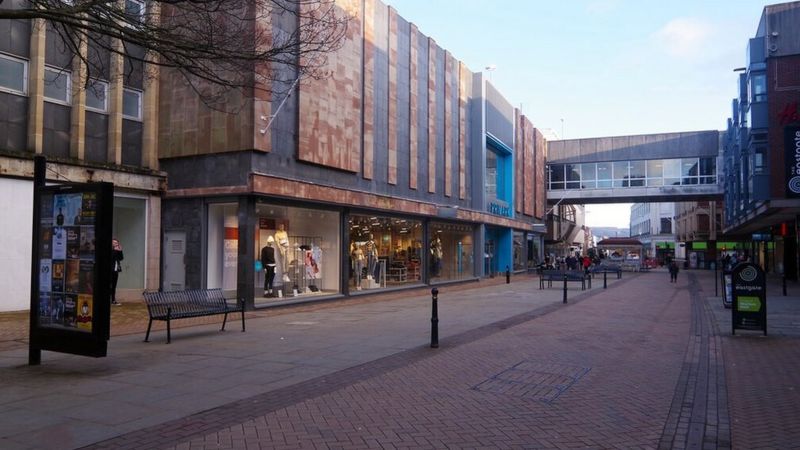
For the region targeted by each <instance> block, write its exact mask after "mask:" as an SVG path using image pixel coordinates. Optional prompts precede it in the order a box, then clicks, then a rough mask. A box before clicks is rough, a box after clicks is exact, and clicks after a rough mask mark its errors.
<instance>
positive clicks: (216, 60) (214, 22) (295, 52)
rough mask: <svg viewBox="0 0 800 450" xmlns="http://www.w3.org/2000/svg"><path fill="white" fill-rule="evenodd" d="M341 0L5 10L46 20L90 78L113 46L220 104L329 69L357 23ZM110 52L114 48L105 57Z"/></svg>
mask: <svg viewBox="0 0 800 450" xmlns="http://www.w3.org/2000/svg"><path fill="white" fill-rule="evenodd" d="M334 3H335V0H110V1H109V0H0V19H43V20H44V21H45V23H47V25H48V27H49V28H51V29H52V30H54V31H55V32H56V33H57V34H58V35H59V36H60V38H61V41H62V42H63V43H64V46H65V50H66V51H68V52H71V53H72V54H73V55H75V56H77V57H78V58H80V60H81V61H82V62H83V64H84V65H85V67H86V71H87V86H88V83H89V81H88V80H89V79H91V78H107V77H108V74H109V69H108V67H107V65H108V62H107V61H108V59H109V58H108V57H107V55H108V54H111V55H121V56H123V57H124V58H125V59H126V62H127V64H126V65H125V66H126V70H125V72H126V74H125V75H131V74H132V73H133V72H134V71H135V70H134V68H135V67H142V66H144V67H161V68H169V69H172V70H176V71H178V72H179V73H180V74H181V75H182V76H183V77H184V78H185V79H186V80H187V82H188V83H190V85H191V86H192V87H193V88H194V90H195V91H196V92H198V93H199V94H200V96H201V98H202V99H203V101H204V102H205V103H206V104H208V105H210V106H212V107H214V106H221V105H220V104H218V100H219V99H220V97H221V96H224V95H225V94H227V93H228V92H229V91H231V90H242V91H244V92H251V90H253V89H254V90H260V91H266V92H268V93H278V92H279V91H281V90H284V91H285V90H287V89H288V88H289V87H290V86H292V85H293V82H294V81H295V80H296V79H298V78H303V77H315V78H316V77H320V76H323V75H324V73H321V71H322V69H323V68H324V67H325V64H326V55H327V54H328V53H330V52H332V51H334V50H336V49H337V48H338V46H339V45H340V42H341V40H342V38H343V36H344V35H345V32H346V27H347V24H348V19H349V18H348V16H347V14H346V13H345V12H344V11H342V10H341V9H339V8H338V7H337V6H336V5H335V4H334ZM104 55H105V56H106V57H104Z"/></svg>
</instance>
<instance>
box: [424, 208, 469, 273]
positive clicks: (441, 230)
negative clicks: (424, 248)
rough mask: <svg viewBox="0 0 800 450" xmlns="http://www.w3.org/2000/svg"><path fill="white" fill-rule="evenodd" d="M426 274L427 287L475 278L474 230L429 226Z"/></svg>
mask: <svg viewBox="0 0 800 450" xmlns="http://www.w3.org/2000/svg"><path fill="white" fill-rule="evenodd" d="M429 230H430V231H429V235H430V237H431V238H430V239H431V242H430V252H429V255H430V256H429V265H428V273H429V276H430V281H431V283H437V282H444V281H458V280H467V279H471V278H475V245H474V236H475V227H474V226H473V225H469V224H458V223H446V222H431V223H430V227H429Z"/></svg>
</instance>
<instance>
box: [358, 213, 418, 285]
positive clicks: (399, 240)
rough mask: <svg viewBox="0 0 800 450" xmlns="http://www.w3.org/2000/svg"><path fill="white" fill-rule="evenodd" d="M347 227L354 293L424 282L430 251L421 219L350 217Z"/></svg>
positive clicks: (378, 216) (379, 216)
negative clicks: (427, 257) (424, 268)
mask: <svg viewBox="0 0 800 450" xmlns="http://www.w3.org/2000/svg"><path fill="white" fill-rule="evenodd" d="M347 225H348V227H349V230H348V238H349V239H348V240H349V242H350V247H349V251H348V253H347V261H348V266H349V267H348V273H347V284H348V288H349V291H350V293H353V292H359V291H372V290H379V289H387V288H391V287H400V286H407V285H413V284H419V283H422V276H423V274H422V271H423V264H424V261H425V257H426V253H427V252H425V251H424V250H423V232H422V230H423V224H422V221H421V220H419V219H411V218H402V217H390V216H383V215H376V214H350V215H349V216H348V218H347Z"/></svg>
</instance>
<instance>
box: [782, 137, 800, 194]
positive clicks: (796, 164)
mask: <svg viewBox="0 0 800 450" xmlns="http://www.w3.org/2000/svg"><path fill="white" fill-rule="evenodd" d="M783 133H784V135H783V136H784V147H783V148H784V162H785V164H786V196H787V197H800V126H793V127H786V128H784V131H783Z"/></svg>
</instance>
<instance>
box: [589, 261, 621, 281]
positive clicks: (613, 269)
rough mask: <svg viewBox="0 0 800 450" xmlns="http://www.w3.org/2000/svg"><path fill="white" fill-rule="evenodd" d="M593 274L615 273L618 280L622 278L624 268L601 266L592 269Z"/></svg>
mask: <svg viewBox="0 0 800 450" xmlns="http://www.w3.org/2000/svg"><path fill="white" fill-rule="evenodd" d="M591 272H592V273H604V272H605V273H614V274H616V275H617V279H620V278H622V267H621V266H619V265H617V264H601V265H599V266H596V267H594V268H592V269H591Z"/></svg>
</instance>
